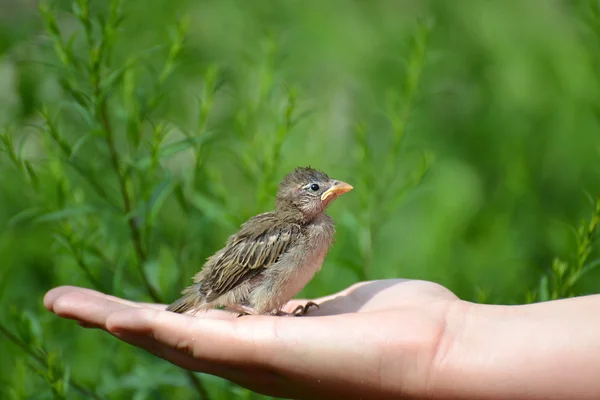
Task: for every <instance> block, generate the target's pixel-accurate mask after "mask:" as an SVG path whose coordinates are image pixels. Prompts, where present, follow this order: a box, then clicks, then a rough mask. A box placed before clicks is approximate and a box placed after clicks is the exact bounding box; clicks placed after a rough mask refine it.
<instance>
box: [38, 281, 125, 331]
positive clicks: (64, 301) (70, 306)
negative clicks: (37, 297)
mask: <svg viewBox="0 0 600 400" xmlns="http://www.w3.org/2000/svg"><path fill="white" fill-rule="evenodd" d="M132 308H136V307H132V306H129V305H127V304H123V303H119V302H116V301H112V300H109V299H106V298H102V297H98V296H94V295H91V294H89V293H86V292H84V291H80V290H72V291H67V290H65V291H64V292H63V293H61V294H60V295H59V296H58V297H56V298H55V299H53V300H52V304H51V307H50V309H51V311H52V312H54V313H55V314H56V315H58V316H59V317H62V318H68V319H73V320H76V321H79V322H81V323H83V324H84V325H85V326H93V327H97V328H102V329H106V319H107V318H108V316H109V315H110V314H112V313H114V312H117V311H119V310H123V309H132Z"/></svg>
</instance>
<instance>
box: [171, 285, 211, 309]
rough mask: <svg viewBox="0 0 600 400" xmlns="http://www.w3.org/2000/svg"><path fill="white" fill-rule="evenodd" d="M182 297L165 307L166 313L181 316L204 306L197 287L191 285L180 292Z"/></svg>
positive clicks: (202, 297) (204, 303)
mask: <svg viewBox="0 0 600 400" xmlns="http://www.w3.org/2000/svg"><path fill="white" fill-rule="evenodd" d="M181 294H182V295H183V296H181V298H179V299H178V300H176V301H175V302H174V303H173V304H171V305H169V306H168V307H167V311H172V312H175V313H179V314H182V313H184V312H186V311H190V310H198V309H200V308H202V306H203V305H206V301H205V299H204V296H203V295H202V293H200V287H199V285H192V286H190V287H188V288H187V289H185V290H184V291H183V292H181Z"/></svg>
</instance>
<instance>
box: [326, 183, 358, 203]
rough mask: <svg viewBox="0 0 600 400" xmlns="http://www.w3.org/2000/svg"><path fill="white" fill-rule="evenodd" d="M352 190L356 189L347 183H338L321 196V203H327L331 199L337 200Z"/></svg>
mask: <svg viewBox="0 0 600 400" xmlns="http://www.w3.org/2000/svg"><path fill="white" fill-rule="evenodd" d="M352 189H354V187H352V185H350V184H348V183H346V182H339V181H338V182H336V183H335V184H334V185H333V186H332V187H330V188H329V189H327V191H325V192H324V193H323V194H322V195H321V201H327V200H328V199H330V198H336V197H337V196H340V195H342V194H344V193H348V192H349V191H351V190H352ZM331 200H333V199H331Z"/></svg>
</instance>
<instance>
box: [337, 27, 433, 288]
mask: <svg viewBox="0 0 600 400" xmlns="http://www.w3.org/2000/svg"><path fill="white" fill-rule="evenodd" d="M432 29H433V22H432V21H430V20H421V21H419V23H418V25H417V29H416V31H415V32H414V34H413V35H412V44H411V50H410V52H409V54H408V56H407V60H406V62H405V70H404V78H403V79H404V84H403V86H402V88H401V89H400V90H390V91H389V92H388V98H387V104H386V106H385V110H384V114H385V117H386V119H387V121H388V124H389V126H390V131H391V132H390V137H389V146H388V150H387V154H386V156H385V157H384V158H383V159H382V160H377V159H376V157H375V156H374V154H373V152H372V150H371V145H370V143H369V141H368V137H369V135H368V130H369V129H368V127H367V126H366V125H365V124H364V123H362V122H359V123H358V124H357V125H356V128H355V140H356V144H357V146H356V149H357V156H356V164H357V165H356V168H355V169H356V171H358V176H357V178H358V179H357V181H358V184H359V185H360V186H361V187H363V188H369V190H361V191H359V192H358V193H357V194H358V196H359V199H360V200H359V201H360V209H361V210H364V213H363V214H362V215H360V216H359V217H358V219H352V220H351V225H353V228H354V231H355V232H359V252H360V257H358V258H357V259H353V260H352V259H349V260H348V263H349V265H352V266H353V268H354V270H355V272H356V273H357V274H358V276H359V277H360V279H361V280H368V279H373V277H372V276H371V269H372V264H373V252H374V245H375V243H377V241H378V235H379V233H380V230H381V228H382V226H383V225H384V224H385V223H386V221H388V219H389V218H390V216H391V215H392V213H394V212H395V211H396V209H397V208H398V207H399V205H400V203H401V202H402V200H403V198H404V196H405V195H406V194H407V192H408V191H409V190H410V189H412V188H415V187H416V186H418V185H419V184H420V183H421V181H422V179H423V178H424V176H425V174H426V173H427V171H428V169H429V166H430V164H431V161H432V157H431V154H429V153H426V152H423V153H421V157H420V164H419V165H417V166H413V165H410V163H409V162H406V161H405V160H401V159H402V157H403V156H404V155H406V154H407V150H406V149H405V148H404V147H403V143H404V140H405V137H406V132H407V126H408V123H409V121H410V117H411V114H412V110H413V108H414V103H415V101H416V97H417V92H418V89H419V84H420V81H421V75H422V72H423V69H424V67H425V59H426V53H427V40H428V37H429V34H430V32H431V30H432ZM381 161H383V164H382V162H381ZM402 164H405V165H410V166H409V167H408V170H409V172H408V173H403V172H401V171H403V169H404V168H406V167H404V168H403V166H402Z"/></svg>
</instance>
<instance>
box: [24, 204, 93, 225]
mask: <svg viewBox="0 0 600 400" xmlns="http://www.w3.org/2000/svg"><path fill="white" fill-rule="evenodd" d="M97 211H98V210H97V209H96V208H94V207H91V206H82V207H75V208H64V209H62V210H59V211H54V212H51V213H48V214H44V215H42V216H40V217H37V218H35V222H55V221H61V220H65V219H70V218H76V217H81V216H84V215H88V214H93V213H96V212H97Z"/></svg>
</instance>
